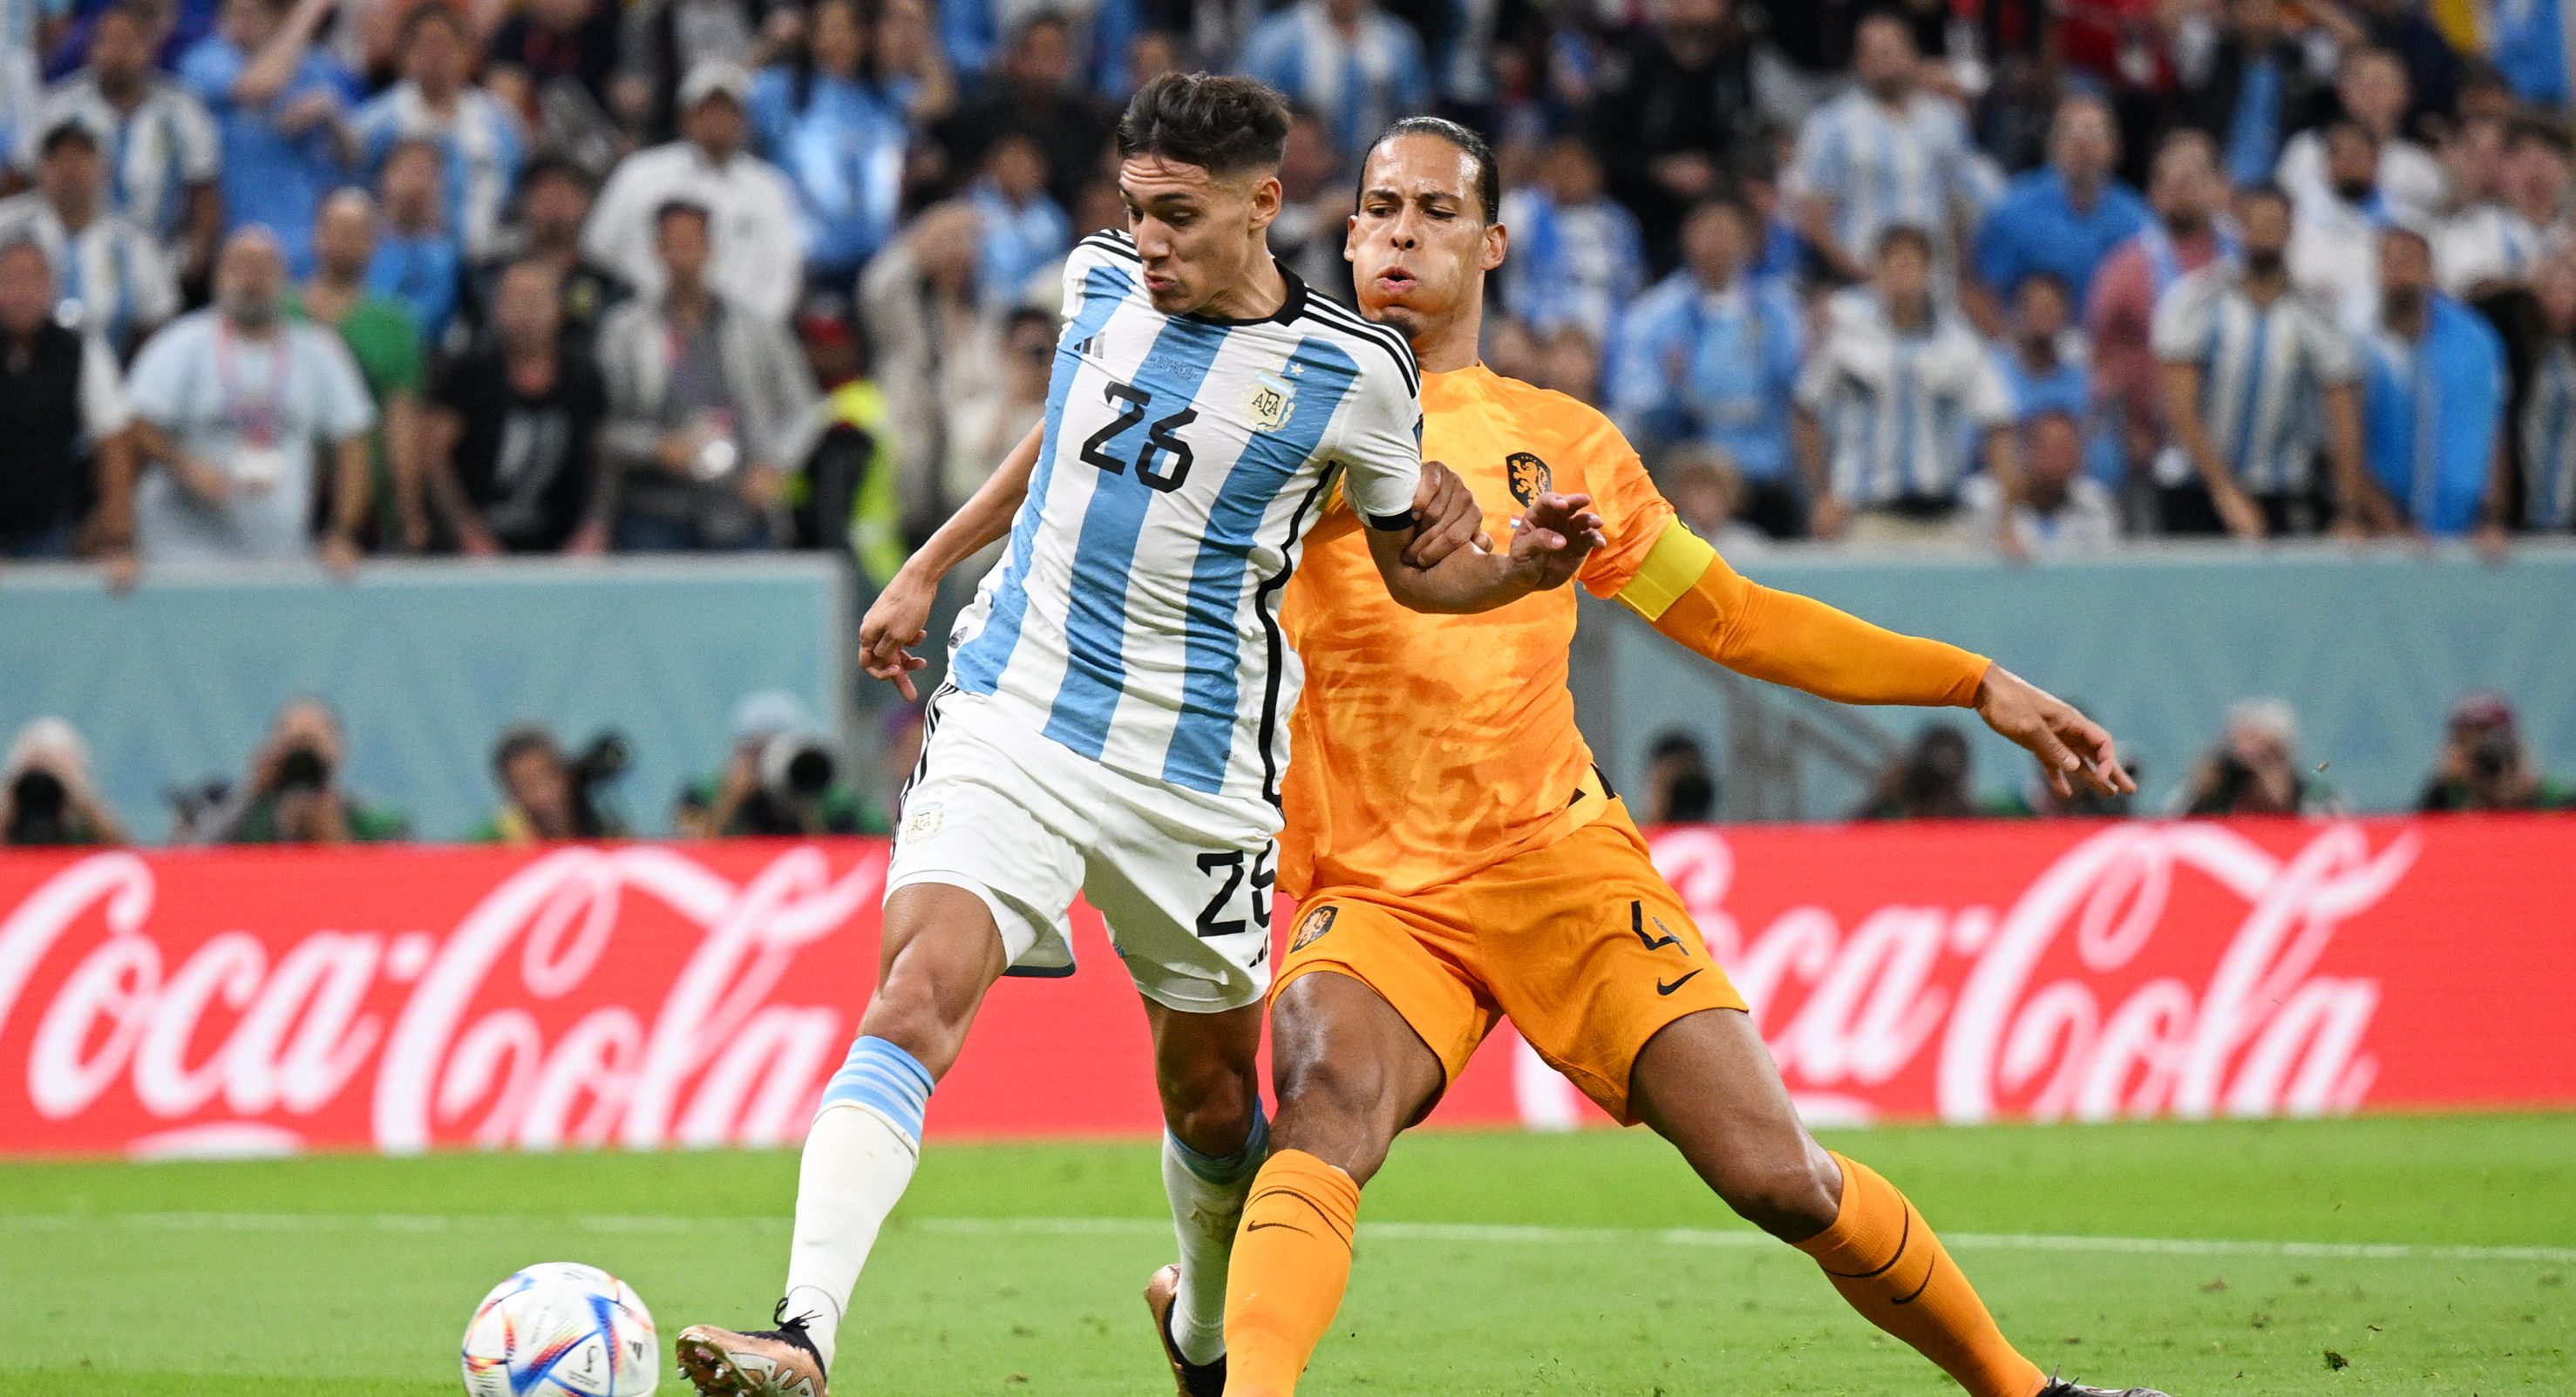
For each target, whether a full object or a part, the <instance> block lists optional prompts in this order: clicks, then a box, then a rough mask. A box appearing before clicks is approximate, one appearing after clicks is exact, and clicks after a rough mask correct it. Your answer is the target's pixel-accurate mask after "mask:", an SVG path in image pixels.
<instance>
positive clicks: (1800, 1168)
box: [1629, 1009, 1842, 1242]
mask: <svg viewBox="0 0 2576 1397" xmlns="http://www.w3.org/2000/svg"><path fill="white" fill-rule="evenodd" d="M1629 1093H1630V1098H1631V1100H1632V1102H1633V1103H1634V1105H1635V1107H1636V1110H1637V1114H1638V1115H1639V1117H1641V1118H1642V1119H1643V1120H1644V1121H1645V1122H1646V1124H1647V1125H1648V1126H1650V1127H1651V1128H1653V1130H1654V1131H1655V1133H1656V1134H1658V1135H1661V1136H1663V1137H1664V1138H1665V1139H1666V1140H1668V1141H1671V1142H1672V1145H1673V1147H1674V1148H1675V1149H1677V1150H1679V1151H1681V1154H1682V1157H1683V1158H1684V1159H1686V1160H1688V1161H1689V1162H1690V1166H1691V1168H1692V1169H1693V1170H1694V1171H1696V1172H1697V1173H1698V1174H1699V1176H1700V1178H1701V1180H1702V1181H1703V1182H1705V1183H1707V1185H1708V1186H1709V1188H1710V1189H1711V1190H1713V1191H1715V1192H1716V1194H1717V1196H1718V1197H1719V1198H1721V1199H1724V1200H1725V1202H1726V1205H1727V1206H1728V1207H1729V1208H1732V1209H1734V1210H1735V1212H1736V1214H1737V1216H1739V1217H1742V1218H1743V1219H1744V1220H1745V1221H1747V1222H1749V1223H1752V1224H1753V1225H1754V1226H1756V1227H1759V1228H1761V1229H1762V1230H1763V1231H1765V1232H1768V1233H1770V1234H1771V1235H1772V1236H1774V1237H1777V1238H1779V1239H1780V1240H1782V1241H1784V1242H1799V1241H1804V1240H1806V1239H1807V1238H1809V1237H1813V1236H1815V1235H1816V1234H1817V1233H1819V1232H1822V1231H1824V1230H1825V1229H1826V1228H1828V1227H1830V1226H1832V1225H1833V1221H1834V1216H1835V1213H1836V1211H1837V1210H1838V1208H1839V1206H1840V1202H1841V1197H1842V1176H1841V1173H1840V1171H1839V1170H1837V1169H1836V1168H1835V1166H1834V1162H1833V1158H1832V1157H1831V1156H1830V1155H1828V1154H1826V1153H1825V1151H1824V1148H1823V1147H1822V1146H1820V1145H1818V1144H1817V1143H1816V1142H1815V1140H1814V1138H1813V1137H1811V1136H1809V1135H1808V1134H1807V1129H1806V1127H1805V1126H1804V1125H1801V1124H1800V1123H1799V1121H1798V1115H1797V1110H1796V1108H1795V1107H1794V1106H1792V1105H1791V1104H1790V1102H1789V1093H1788V1089H1787V1088H1786V1087H1784V1086H1782V1085H1781V1083H1780V1075H1779V1070H1778V1068H1776V1067H1774V1066H1773V1065H1772V1062H1771V1056H1770V1054H1769V1052H1768V1051H1766V1050H1765V1049H1764V1048H1763V1046H1762V1040H1761V1038H1760V1037H1759V1036H1758V1035H1757V1034H1755V1032H1754V1030H1753V1022H1752V1019H1751V1018H1750V1017H1749V1016H1747V1015H1745V1014H1743V1013H1741V1012H1738V1011H1735V1010H1731V1009H1718V1010H1710V1011H1707V1012H1705V1013H1698V1014H1692V1015H1690V1016H1688V1017H1686V1018H1681V1019H1676V1020H1674V1021H1673V1022H1672V1023H1671V1024H1669V1025H1667V1026H1666V1027H1665V1028H1664V1030H1663V1031H1662V1032H1660V1033H1657V1034H1656V1035H1655V1036H1654V1037H1653V1038H1651V1039H1648V1040H1647V1042H1646V1046H1645V1047H1644V1048H1643V1049H1641V1050H1640V1051H1639V1052H1638V1054H1637V1062H1636V1065H1635V1067H1634V1068H1633V1069H1632V1070H1631V1072H1630V1076H1629Z"/></svg>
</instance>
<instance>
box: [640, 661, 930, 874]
mask: <svg viewBox="0 0 2576 1397" xmlns="http://www.w3.org/2000/svg"><path fill="white" fill-rule="evenodd" d="M733 733H734V745H733V755H732V756H730V757H728V758H726V760H725V766H724V770H723V772H722V773H720V774H719V775H717V776H714V777H712V778H709V779H707V780H703V781H700V782H698V783H696V784H695V785H693V786H691V787H690V788H689V789H688V790H686V791H684V792H682V793H681V795H680V808H679V810H678V811H677V813H676V814H675V815H674V816H673V822H674V823H675V824H677V825H678V826H679V830H680V833H681V834H682V835H684V836H686V837H688V838H691V839H714V838H733V837H738V836H744V835H787V836H795V835H816V834H884V833H886V832H887V827H886V824H885V822H884V821H883V820H882V819H880V818H878V816H877V813H876V812H875V811H873V810H870V809H869V808H868V807H867V806H866V805H865V804H863V803H862V802H861V801H860V799H859V795H858V792H857V791H856V790H855V789H853V788H852V787H851V786H850V784H849V781H848V780H847V777H846V773H845V772H844V769H843V762H842V760H841V754H840V753H839V752H838V751H836V750H834V748H833V747H832V745H831V743H830V742H829V741H827V740H826V739H825V738H824V737H823V736H822V734H821V730H820V729H819V728H818V727H817V725H816V724H815V722H814V719H813V716H812V715H811V714H810V713H808V712H807V711H806V708H805V705H804V704H803V703H801V702H799V701H798V700H797V698H796V696H795V695H793V694H788V693H782V692H780V691H778V690H774V689H773V690H765V691H763V692H760V693H756V694H751V695H748V696H746V697H745V698H744V699H743V700H742V702H741V703H740V704H739V705H737V706H736V707H735V708H734V713H733Z"/></svg>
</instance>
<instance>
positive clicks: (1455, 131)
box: [1359, 116, 1503, 223]
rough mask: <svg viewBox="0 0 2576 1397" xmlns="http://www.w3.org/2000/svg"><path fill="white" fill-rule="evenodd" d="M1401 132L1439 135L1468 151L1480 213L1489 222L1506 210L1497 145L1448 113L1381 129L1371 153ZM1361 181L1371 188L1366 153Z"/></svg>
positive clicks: (1411, 118)
mask: <svg viewBox="0 0 2576 1397" xmlns="http://www.w3.org/2000/svg"><path fill="white" fill-rule="evenodd" d="M1398 136H1437V137H1439V138H1440V139H1441V140H1444V141H1447V142H1448V143H1449V144H1451V145H1453V146H1456V147H1457V148H1458V149H1460V150H1462V151H1465V152H1466V154H1467V158H1468V159H1470V160H1473V161H1475V162H1476V204H1477V212H1478V214H1479V216H1480V217H1482V218H1483V219H1484V220H1485V221H1486V222H1487V223H1491V222H1493V221H1494V219H1495V217H1496V216H1497V215H1498V214H1500V213H1501V212H1502V207H1503V175H1502V171H1501V170H1500V169H1499V168H1498V167H1497V166H1496V164H1495V162H1494V148H1493V147H1492V146H1491V145H1489V144H1487V143H1486V141H1485V138H1484V137H1482V136H1479V135H1477V134H1476V133H1475V131H1474V130H1473V129H1472V128H1470V127H1466V126H1462V125H1460V124H1458V123H1457V122H1454V121H1451V120H1449V119H1448V118H1447V117H1441V116H1408V117H1405V118H1403V119H1401V120H1399V121H1396V122H1393V123H1391V124H1389V125H1388V127H1387V128H1386V129H1385V130H1383V131H1380V132H1378V133H1377V139H1376V140H1374V141H1371V142H1369V153H1370V154H1371V155H1374V154H1376V153H1377V148H1378V147H1379V146H1382V145H1385V144H1386V143H1387V142H1389V141H1391V140H1394V139H1395V138H1396V137H1398ZM1359 182H1360V192H1361V193H1363V194H1364V193H1366V192H1368V160H1367V158H1366V157H1362V158H1361V160H1360V181H1359Z"/></svg>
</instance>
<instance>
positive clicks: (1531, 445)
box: [1279, 364, 1673, 896]
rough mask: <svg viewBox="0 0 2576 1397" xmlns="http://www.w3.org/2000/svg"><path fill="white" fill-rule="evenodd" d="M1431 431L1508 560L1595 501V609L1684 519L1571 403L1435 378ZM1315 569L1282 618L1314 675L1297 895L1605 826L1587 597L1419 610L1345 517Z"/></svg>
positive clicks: (1399, 880)
mask: <svg viewBox="0 0 2576 1397" xmlns="http://www.w3.org/2000/svg"><path fill="white" fill-rule="evenodd" d="M1422 411H1423V435H1422V459H1424V460H1426V461H1440V462H1443V463H1445V464H1446V465H1448V467H1449V468H1450V469H1451V470H1454V471H1456V472H1457V473H1458V474H1459V476H1460V477H1461V478H1462V479H1464V480H1465V481H1466V483H1467V485H1468V488H1470V489H1471V490H1473V491H1474V492H1475V495H1476V501H1477V503H1478V504H1480V505H1482V506H1483V507H1484V511H1485V528H1486V531H1487V532H1489V533H1491V534H1492V535H1493V537H1494V541H1495V546H1497V547H1501V546H1504V544H1505V542H1506V541H1507V540H1508V539H1509V538H1510V537H1511V521H1512V520H1513V518H1514V517H1516V516H1517V515H1518V514H1519V513H1520V512H1521V509H1522V508H1523V506H1524V505H1526V504H1527V502H1528V501H1529V500H1531V499H1534V498H1536V496H1537V494H1538V492H1539V491H1541V490H1554V491H1556V492H1557V493H1559V494H1586V495H1590V496H1591V497H1592V508H1593V511H1594V512H1595V513H1597V514H1599V515H1600V516H1601V519H1602V525H1603V532H1604V534H1605V536H1606V537H1607V539H1608V546H1606V547H1603V548H1598V549H1595V550H1593V553H1592V555H1591V556H1590V557H1589V558H1587V559H1585V560H1584V564H1583V570H1582V571H1581V572H1580V573H1578V574H1577V579H1578V580H1579V581H1581V582H1582V584H1583V585H1584V586H1585V587H1586V588H1587V589H1589V590H1590V591H1591V592H1592V593H1593V594H1594V595H1595V596H1602V597H1607V596H1612V595H1614V594H1616V593H1617V592H1618V591H1619V590H1620V589H1621V588H1623V587H1625V586H1627V585H1628V582H1629V580H1630V579H1631V578H1632V577H1634V576H1635V575H1636V572H1637V569H1638V567H1639V566H1640V565H1641V564H1643V563H1644V562H1645V559H1646V555H1647V553H1648V551H1649V550H1650V549H1652V548H1653V547H1654V545H1655V542H1656V540H1657V539H1658V538H1659V537H1660V536H1661V535H1662V533H1663V530H1664V526H1665V524H1666V522H1667V521H1668V520H1669V519H1670V518H1671V517H1672V512H1673V511H1672V506H1671V505H1669V504H1667V503H1666V502H1665V500H1664V497H1663V495H1662V494H1661V493H1660V492H1658V491H1657V490H1656V489H1655V486H1654V483H1653V482H1652V481H1650V480H1649V479H1647V477H1646V469H1645V466H1644V465H1643V463H1641V462H1640V461H1639V460H1638V459H1637V453H1636V451H1635V449H1634V448H1632V447H1630V446H1629V445H1628V442H1627V439H1626V438H1624V437H1622V436H1621V435H1620V434H1619V430H1618V429H1617V428H1616V427H1613V426H1611V425H1610V421H1609V419H1608V418H1606V417H1603V416H1602V415H1601V414H1600V413H1599V412H1596V411H1594V410H1593V409H1592V408H1589V407H1586V406H1584V405H1583V404H1582V403H1579V402H1577V401H1575V400H1574V399H1572V398H1569V397H1567V396H1565V395H1564V394H1562V393H1553V392H1549V391H1548V390H1546V389H1543V388H1536V387H1533V386H1531V385H1529V384H1526V383H1522V382H1520V381H1518V380H1516V379H1510V378H1505V377H1502V376H1501V375H1499V374H1496V373H1495V372H1493V371H1492V370H1490V369H1488V368H1486V367H1485V366H1484V365H1482V364H1478V365H1476V366H1475V367H1473V368H1467V369H1460V370H1457V371H1456V372H1453V373H1428V374H1424V375H1423V376H1422ZM1305 550H1306V551H1305V557H1304V559H1303V560H1302V561H1301V562H1300V563H1299V564H1298V567H1297V573H1296V576H1295V578H1294V579H1293V580H1291V581H1290V583H1289V584H1288V588H1287V594H1286V599H1285V602H1284V605H1283V608H1282V620H1283V623H1284V625H1285V626H1286V629H1287V633H1288V638H1289V640H1290V641H1291V642H1292V643H1293V644H1294V645H1295V646H1296V649H1297V654H1298V655H1299V657H1300V658H1301V659H1302V660H1303V661H1304V664H1305V671H1306V687H1305V691H1304V693H1303V694H1302V696H1301V697H1300V698H1299V700H1298V703H1297V709H1296V715H1295V717H1294V718H1293V719H1292V720H1291V723H1290V727H1289V753H1290V758H1291V760H1290V761H1289V764H1288V777H1287V781H1286V784H1285V786H1284V787H1283V789H1282V791H1281V803H1282V805H1283V806H1284V807H1285V812H1286V815H1287V829H1286V830H1285V831H1284V832H1283V833H1282V834H1281V836H1280V860H1279V869H1280V871H1279V886H1280V887H1281V888H1282V889H1283V890H1285V891H1287V892H1288V893H1289V894H1291V895H1292V896H1303V895H1305V894H1307V893H1308V892H1309V891H1311V890H1313V889H1316V888H1324V887H1336V886H1360V887H1368V888H1375V889H1379V890H1382V891H1386V892H1390V893H1398V894H1402V893H1410V892H1419V891H1421V890H1423V889H1426V888H1430V887H1434V886H1437V885H1439V884H1442V883H1446V882H1449V881H1451V880H1454V879H1456V878H1459V877H1462V876H1464V875H1466V874H1469V873H1473V872H1475V871H1476V870H1478V869H1481V868H1486V867H1489V866H1491V865H1493V864H1496V863H1499V862H1501V861H1502V860H1504V859H1507V858H1510V857H1512V856H1513V855H1515V854H1518V853H1521V852H1524V851H1526V850H1529V849H1533V848H1539V847H1543V846H1545V845H1547V844H1550V843H1553V842H1554V841H1556V840H1558V839H1561V838H1563V837H1565V836H1566V835H1567V834H1570V833H1572V832H1573V831H1575V830H1577V829H1580V828H1582V827H1583V826H1584V825H1586V824H1589V823H1590V822H1591V821H1592V820H1593V819H1595V818H1597V817H1598V816H1599V815H1600V814H1601V813H1602V811H1603V810H1604V809H1605V808H1606V807H1607V805H1608V801H1607V799H1606V796H1605V793H1604V792H1603V790H1602V787H1601V783H1600V780H1599V778H1598V776H1597V775H1596V774H1595V773H1594V771H1593V764H1592V749H1591V747H1590V746H1589V745H1588V744H1586V743H1585V742H1584V740H1583V734H1582V733H1581V732H1580V731H1578V730H1577V729H1576V728H1575V725H1574V695H1573V693H1572V692H1571V691H1569V690H1568V689H1567V687H1566V677H1567V663H1568V654H1569V651H1570V648H1571V646H1572V644H1573V641H1574V618H1575V597H1574V593H1573V590H1572V589H1571V588H1558V589H1556V590H1553V591H1547V592H1540V593H1537V594H1536V595H1533V596H1528V597H1523V598H1522V599H1520V600H1519V601H1516V602H1513V603H1511V604H1510V605H1508V606H1505V607H1502V608H1500V609H1498V610H1495V611H1490V612H1486V613H1484V614H1482V615H1478V616H1472V617H1462V616H1429V615H1424V614H1422V613H1420V612H1416V611H1412V610H1409V609H1407V608H1405V607H1404V606H1401V605H1399V604H1398V603H1397V602H1396V601H1395V599H1394V598H1392V597H1390V596H1388V595H1387V591H1386V584H1385V582H1384V581H1383V580H1382V579H1380V578H1379V576H1378V574H1377V565H1376V563H1375V562H1374V561H1373V560H1372V559H1371V557H1370V555H1369V546H1368V539H1367V537H1366V535H1365V531H1364V530H1363V529H1362V527H1361V525H1360V521H1359V520H1358V518H1356V517H1355V516H1354V515H1353V514H1352V513H1351V510H1350V507H1349V506H1348V505H1347V504H1345V503H1340V502H1336V503H1335V504H1334V505H1333V507H1332V508H1331V509H1330V511H1329V512H1327V513H1326V514H1325V516H1324V517H1323V518H1322V519H1321V520H1319V521H1318V522H1317V523H1316V525H1315V527H1314V528H1313V530H1311V531H1310V532H1309V533H1308V534H1307V536H1306V545H1305Z"/></svg>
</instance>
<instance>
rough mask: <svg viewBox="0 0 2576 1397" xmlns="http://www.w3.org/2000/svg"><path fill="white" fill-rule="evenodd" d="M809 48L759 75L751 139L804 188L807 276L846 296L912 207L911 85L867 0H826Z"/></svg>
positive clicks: (813, 18)
mask: <svg viewBox="0 0 2576 1397" xmlns="http://www.w3.org/2000/svg"><path fill="white" fill-rule="evenodd" d="M805 25H806V39H805V54H804V57H803V58H802V59H800V60H799V61H798V62H796V63H794V64H792V65H781V66H778V67H774V68H768V69H765V70H763V71H762V72H761V74H760V75H759V76H758V77H756V78H754V79H753V80H752V84H751V129H752V143H753V146H754V148H755V149H757V150H758V151H759V152H760V153H761V154H762V155H763V156H766V157H767V158H768V160H769V162H770V163H771V164H773V165H776V166H777V167H778V168H779V170H780V171H781V172H783V173H784V174H785V175H786V176H787V179H788V182H789V183H791V184H793V185H795V186H796V210H797V216H798V217H799V218H800V219H801V220H802V221H803V222H804V224H805V249H806V251H805V263H806V268H807V275H808V276H809V278H810V279H811V280H813V281H814V282H815V283H817V284H820V285H830V286H834V287H837V288H838V289H840V290H841V291H842V292H843V293H844V294H847V293H848V291H849V289H850V288H851V287H852V286H853V285H855V284H856V283H857V281H858V275H859V268H860V267H861V266H863V265H865V264H866V262H867V260H868V258H869V257H871V256H873V255H875V253H876V250H877V249H878V248H880V247H883V246H885V242H886V239H887V238H889V237H892V236H893V235H894V228H895V223H896V220H897V218H898V216H899V215H900V214H901V212H902V207H903V162H904V153H905V150H906V148H907V147H908V146H909V144H910V139H911V138H910V133H909V132H908V131H907V130H906V128H905V126H904V104H905V101H906V98H907V95H908V94H907V92H906V91H905V89H906V88H908V87H909V86H910V84H908V83H902V82H892V83H890V82H887V81H885V80H884V79H883V78H882V77H881V76H880V75H879V74H878V73H877V71H876V64H875V62H874V60H873V59H872V58H871V56H870V49H871V48H872V47H873V45H872V43H871V37H870V35H869V33H868V27H867V21H866V20H865V19H864V18H863V17H862V15H861V13H860V8H859V4H858V0H817V3H816V4H815V6H814V8H813V9H812V10H811V11H810V12H808V14H807V16H806V20H805Z"/></svg>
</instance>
